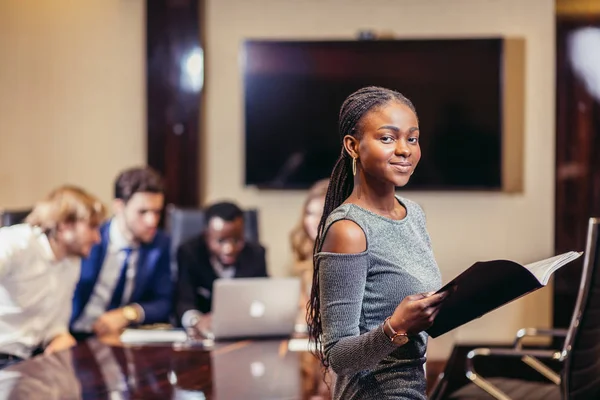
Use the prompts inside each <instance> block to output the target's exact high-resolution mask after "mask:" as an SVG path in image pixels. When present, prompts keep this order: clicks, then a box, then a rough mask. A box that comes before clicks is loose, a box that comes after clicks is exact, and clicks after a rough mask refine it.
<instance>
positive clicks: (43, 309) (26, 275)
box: [0, 186, 105, 368]
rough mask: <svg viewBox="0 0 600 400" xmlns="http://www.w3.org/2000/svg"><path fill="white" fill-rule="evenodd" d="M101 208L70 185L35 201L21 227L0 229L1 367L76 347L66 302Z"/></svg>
mask: <svg viewBox="0 0 600 400" xmlns="http://www.w3.org/2000/svg"><path fill="white" fill-rule="evenodd" d="M104 213H105V210H104V206H103V205H102V204H101V203H100V202H99V201H98V200H97V199H96V198H95V197H94V196H92V195H90V194H88V193H87V192H85V191H84V190H82V189H80V188H78V187H74V186H63V187H60V188H58V189H56V190H54V191H53V192H52V193H50V195H49V196H48V197H47V198H45V199H44V200H42V201H40V202H38V203H37V204H36V206H35V207H34V209H33V211H32V212H31V213H30V214H29V216H28V217H27V218H26V220H25V223H23V224H18V225H13V226H8V227H4V228H1V229H0V368H4V367H6V366H8V365H10V364H14V363H16V362H18V361H20V360H22V359H26V358H29V357H31V356H33V355H35V354H38V353H41V352H42V351H43V352H44V353H45V354H50V353H54V352H57V351H61V350H64V349H67V348H69V347H71V346H73V345H75V339H74V338H73V336H71V334H70V333H69V317H70V315H71V299H72V297H73V291H74V290H75V285H76V284H77V279H78V278H79V271H80V257H87V255H88V254H89V253H90V249H91V248H92V246H93V245H95V244H96V243H98V241H99V240H100V233H99V232H98V227H99V226H100V223H102V220H103V219H104Z"/></svg>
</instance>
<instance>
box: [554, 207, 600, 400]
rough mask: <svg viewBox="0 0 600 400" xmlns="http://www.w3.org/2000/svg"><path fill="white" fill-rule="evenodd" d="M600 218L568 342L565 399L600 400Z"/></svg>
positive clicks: (591, 229)
mask: <svg viewBox="0 0 600 400" xmlns="http://www.w3.org/2000/svg"><path fill="white" fill-rule="evenodd" d="M599 226H600V218H590V220H589V224H588V235H587V243H586V249H585V258H584V262H583V271H582V279H581V283H580V286H579V293H578V296H577V302H576V304H575V310H574V312H573V318H572V319H571V325H570V327H569V331H568V333H567V337H566V340H565V347H564V349H563V355H565V356H564V357H565V368H564V369H563V371H562V379H561V386H562V387H561V391H562V398H563V399H570V400H583V399H600V233H599Z"/></svg>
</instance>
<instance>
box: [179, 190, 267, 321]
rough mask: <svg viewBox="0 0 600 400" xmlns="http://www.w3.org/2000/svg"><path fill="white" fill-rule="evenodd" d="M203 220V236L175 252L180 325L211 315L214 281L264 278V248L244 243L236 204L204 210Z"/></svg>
mask: <svg viewBox="0 0 600 400" xmlns="http://www.w3.org/2000/svg"><path fill="white" fill-rule="evenodd" d="M205 221H206V226H205V229H204V232H203V234H201V235H200V236H196V237H194V238H192V239H191V240H189V241H187V242H185V243H183V244H182V245H181V246H180V247H179V249H178V251H177V265H178V271H179V279H178V283H177V292H176V294H177V299H176V312H177V316H178V321H180V322H181V320H182V319H187V320H188V321H194V320H196V321H199V320H200V319H202V316H203V315H204V314H209V313H210V312H211V308H212V288H213V282H214V281H215V280H216V279H229V278H252V277H266V276H267V268H266V260H265V249H264V247H262V246H261V245H260V244H258V243H250V242H246V241H245V240H244V214H243V212H242V210H240V208H239V207H238V206H237V205H235V204H233V203H228V202H222V203H216V204H213V205H211V206H210V207H208V208H207V209H206V212H205ZM204 320H206V318H205V319H204ZM206 325H209V323H206Z"/></svg>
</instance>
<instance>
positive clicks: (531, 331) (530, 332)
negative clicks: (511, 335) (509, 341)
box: [513, 328, 568, 349]
mask: <svg viewBox="0 0 600 400" xmlns="http://www.w3.org/2000/svg"><path fill="white" fill-rule="evenodd" d="M567 332H568V330H567V329H544V328H523V329H519V330H518V331H517V335H516V337H515V342H514V346H513V347H514V348H515V349H521V347H522V345H521V341H522V340H523V338H525V337H528V336H550V337H566V336H567Z"/></svg>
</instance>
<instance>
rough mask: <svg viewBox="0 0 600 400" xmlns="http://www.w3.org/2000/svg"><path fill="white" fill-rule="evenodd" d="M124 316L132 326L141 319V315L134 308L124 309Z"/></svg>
mask: <svg viewBox="0 0 600 400" xmlns="http://www.w3.org/2000/svg"><path fill="white" fill-rule="evenodd" d="M123 316H124V317H125V319H126V320H127V321H129V323H130V324H131V323H133V322H137V321H138V320H139V319H140V313H139V312H138V310H137V309H136V308H135V307H134V306H125V307H123Z"/></svg>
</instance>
